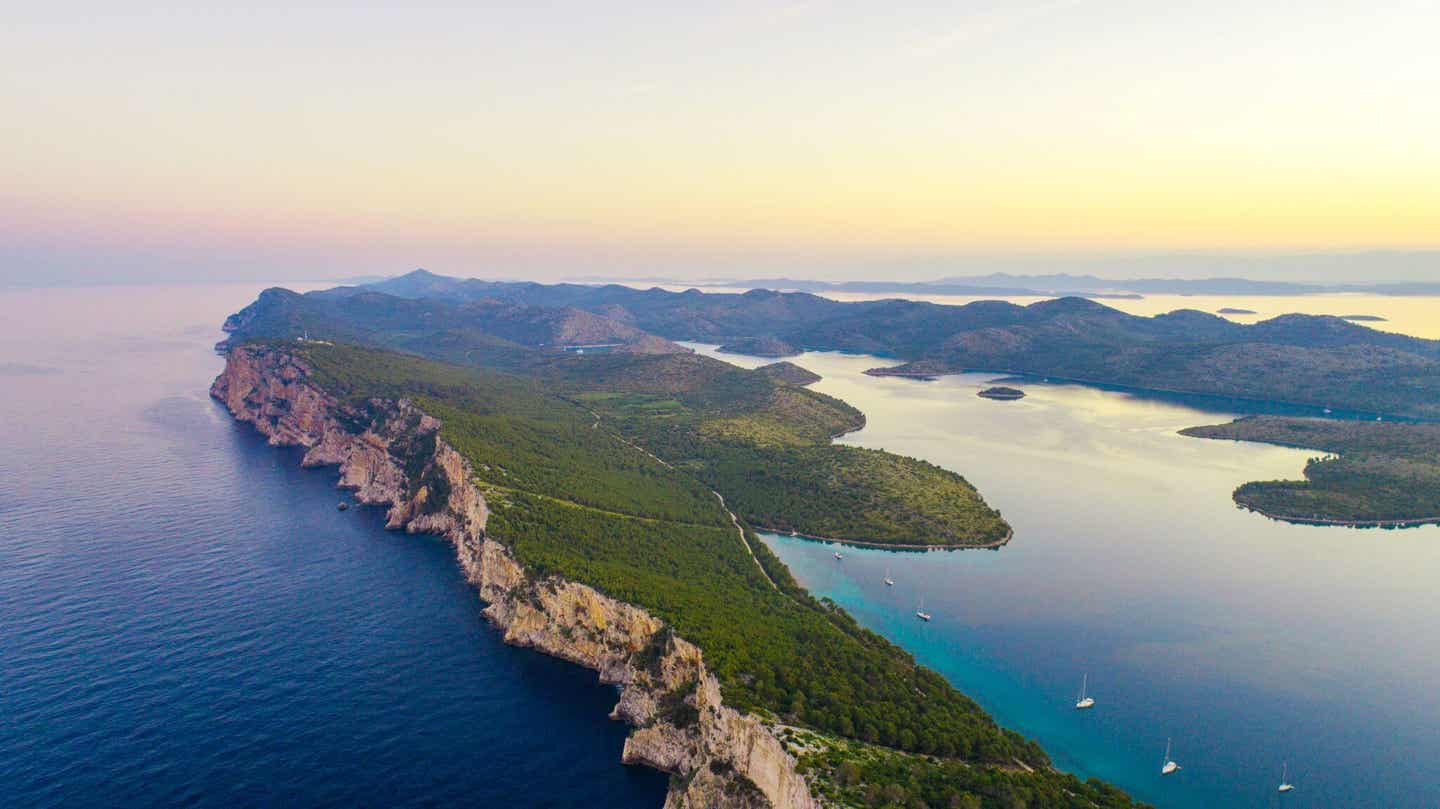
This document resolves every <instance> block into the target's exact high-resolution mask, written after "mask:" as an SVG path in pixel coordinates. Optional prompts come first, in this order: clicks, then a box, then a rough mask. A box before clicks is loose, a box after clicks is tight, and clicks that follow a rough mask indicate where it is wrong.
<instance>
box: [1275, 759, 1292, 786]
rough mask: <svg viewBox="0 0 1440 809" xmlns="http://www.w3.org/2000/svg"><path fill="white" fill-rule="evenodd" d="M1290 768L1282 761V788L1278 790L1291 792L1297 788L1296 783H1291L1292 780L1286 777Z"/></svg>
mask: <svg viewBox="0 0 1440 809" xmlns="http://www.w3.org/2000/svg"><path fill="white" fill-rule="evenodd" d="M1289 769H1290V768H1289V765H1287V764H1286V763H1283V762H1282V763H1281V764H1280V788H1279V789H1277V790H1275V791H1276V792H1289V791H1290V790H1292V789H1294V788H1295V785H1294V784H1292V783H1290V781H1289V780H1288V779H1287V778H1286V777H1285V776H1286V775H1287V774H1288V772H1287V771H1288V770H1289Z"/></svg>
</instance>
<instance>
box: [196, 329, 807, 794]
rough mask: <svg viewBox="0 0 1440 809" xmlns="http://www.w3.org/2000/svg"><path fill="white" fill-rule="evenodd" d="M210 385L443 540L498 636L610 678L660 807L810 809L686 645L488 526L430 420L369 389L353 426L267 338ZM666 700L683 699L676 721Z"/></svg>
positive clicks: (790, 764)
mask: <svg viewBox="0 0 1440 809" xmlns="http://www.w3.org/2000/svg"><path fill="white" fill-rule="evenodd" d="M210 395H211V397H212V398H214V399H216V400H218V401H220V402H221V403H222V404H223V405H225V407H226V408H227V409H228V410H229V411H230V413H231V415H232V416H233V417H234V418H235V419H236V420H238V421H242V422H246V423H249V424H251V425H252V426H253V427H254V428H255V429H256V430H257V431H258V432H259V433H261V434H262V435H264V436H265V437H266V439H267V441H268V443H270V444H271V445H272V446H277V447H279V446H297V447H301V448H303V449H304V450H305V455H304V457H303V459H302V461H301V465H302V466H306V467H320V466H335V467H338V471H339V478H340V480H339V482H338V484H337V485H338V487H339V488H341V489H345V490H349V491H352V492H353V493H354V495H353V496H354V499H355V501H356V502H357V503H360V504H362V505H373V506H381V507H388V511H387V518H386V526H385V527H386V528H387V529H388V530H397V531H405V532H406V533H409V534H431V535H435V536H438V537H440V538H442V539H445V540H446V541H448V542H449V543H450V544H451V545H453V546H454V548H455V554H456V560H457V563H458V564H459V565H460V567H461V570H462V572H463V573H464V575H465V578H466V580H467V581H469V582H470V583H471V585H472V586H474V587H475V588H476V590H477V591H478V592H479V595H480V597H481V599H482V601H484V602H485V604H486V606H485V608H484V610H483V611H482V614H483V615H484V617H485V619H486V620H487V621H488V622H489V623H490V624H491V625H492V626H493V627H494V628H495V629H496V630H498V631H500V632H501V633H502V635H503V639H504V642H505V643H507V644H510V645H513V646H520V647H525V648H530V649H534V650H536V651H539V652H541V653H544V654H547V655H549V656H552V657H557V658H560V659H562V660H565V661H568V662H570V663H574V664H577V665H580V666H583V667H585V668H588V669H591V670H593V671H596V672H597V673H598V674H599V678H600V681H601V682H602V683H607V684H613V685H616V686H618V687H619V691H620V696H619V700H618V702H617V703H616V705H615V708H614V709H613V710H612V711H611V713H610V718H611V719H614V720H619V721H624V722H626V723H627V724H628V725H630V726H631V728H632V730H631V733H630V735H629V737H628V738H627V739H626V740H625V746H624V750H623V752H622V754H621V762H622V763H624V764H632V765H642V766H647V767H650V768H652V769H656V770H659V771H661V772H664V773H667V774H669V775H670V776H671V784H670V790H669V793H668V795H667V797H666V801H665V807H666V809H700V808H701V807H715V808H716V809H755V807H762V806H763V807H771V809H818V807H819V804H818V803H817V802H816V801H815V799H814V798H813V796H812V795H811V792H810V787H809V782H808V781H807V779H806V778H805V777H804V776H803V775H801V774H800V772H799V771H798V769H797V762H796V760H795V758H794V757H793V756H792V755H790V754H789V753H788V752H787V751H786V749H785V747H784V745H783V744H782V742H781V741H780V740H778V739H777V738H775V736H774V735H773V733H772V732H771V731H770V730H769V729H768V728H767V727H766V726H765V725H764V723H763V722H761V721H760V719H758V718H757V717H755V716H752V715H750V714H743V713H740V712H739V711H737V710H736V709H734V708H731V707H729V706H727V705H724V703H723V700H722V697H721V692H720V684H719V681H718V679H716V677H715V675H714V674H713V673H712V672H711V671H710V670H709V669H708V668H707V666H706V664H705V662H704V658H703V654H702V652H701V651H700V649H699V648H698V647H697V646H695V645H694V644H692V643H690V642H689V641H686V640H684V639H683V638H681V637H680V636H679V635H678V634H676V633H675V632H674V630H673V629H671V628H670V627H669V625H668V624H666V623H665V622H663V621H661V620H660V619H658V618H656V617H654V616H653V615H651V614H650V613H649V612H648V611H646V610H644V609H642V608H640V607H637V606H635V605H633V604H629V603H626V602H623V601H619V600H616V599H613V598H611V597H609V596H607V595H605V594H604V593H601V592H599V591H598V590H595V589H594V588H592V587H589V586H588V585H584V584H580V583H577V582H573V581H569V580H567V579H564V578H561V577H558V576H546V577H543V578H540V577H537V576H535V575H534V574H532V573H530V572H529V571H527V570H526V569H525V568H524V566H522V565H520V564H519V562H518V561H516V560H515V559H514V557H513V556H512V555H511V554H510V551H509V549H508V548H507V547H505V546H504V545H502V544H501V543H500V542H499V541H497V540H496V539H495V538H493V537H491V536H489V535H487V533H486V522H487V520H488V516H489V509H488V505H487V504H486V502H485V499H484V496H483V494H482V493H481V491H480V489H479V488H478V487H477V486H476V484H475V482H474V479H473V472H472V470H471V468H470V464H469V462H468V461H467V460H466V459H465V458H464V457H463V456H461V455H460V453H459V452H458V451H456V450H455V449H454V448H453V447H451V446H450V445H449V444H448V443H447V442H445V441H444V439H442V438H440V437H439V430H440V426H441V424H440V422H439V420H437V419H435V418H433V417H431V416H429V415H428V414H426V413H424V412H423V411H422V410H420V409H419V408H417V407H415V406H414V405H413V404H412V403H410V402H409V401H408V400H405V399H398V400H382V399H371V400H369V401H368V402H367V403H366V405H367V408H368V410H369V411H370V412H372V413H375V414H376V415H374V416H373V418H372V419H371V420H370V421H369V426H368V427H365V428H364V429H363V431H362V432H358V433H357V432H355V431H354V429H355V427H356V423H357V422H356V419H357V417H358V416H359V415H360V414H359V413H358V412H356V411H354V409H353V408H350V407H348V406H346V405H344V404H342V403H340V402H339V401H338V400H337V399H335V398H334V397H333V396H331V395H330V394H329V393H328V392H326V391H325V390H324V389H323V388H321V387H319V385H318V384H317V383H315V382H313V381H312V380H311V379H310V371H309V368H308V367H307V366H306V365H305V364H304V362H303V361H302V360H300V359H298V358H296V357H295V356H293V355H291V354H290V353H288V352H286V351H284V350H283V349H279V348H273V347H271V348H264V347H250V346H239V347H236V348H234V349H232V350H231V351H230V352H229V353H227V355H226V364H225V369H224V370H223V371H222V372H221V374H220V376H219V377H217V378H216V380H215V382H214V384H213V385H212V386H211V390H210ZM347 425H348V426H347ZM417 439H429V440H428V441H425V440H417ZM417 446H419V447H422V449H421V450H419V451H418V452H417V451H416V450H415V447H417ZM417 469H418V470H419V471H418V472H414V471H413V470H417ZM407 470H411V472H407ZM432 482H434V483H442V482H443V483H445V484H448V485H445V486H443V487H437V488H436V489H435V491H442V490H448V494H447V495H443V496H444V497H445V499H444V500H443V501H439V500H437V501H435V502H431V500H430V496H429V492H430V491H431V485H430V484H431V483H432ZM677 703H679V704H684V705H687V706H689V707H690V708H691V709H693V713H692V714H690V715H689V717H688V718H687V719H685V720H683V721H681V720H677V719H676V713H675V711H674V708H673V707H672V706H673V705H675V704H677ZM757 801H763V803H761V802H757Z"/></svg>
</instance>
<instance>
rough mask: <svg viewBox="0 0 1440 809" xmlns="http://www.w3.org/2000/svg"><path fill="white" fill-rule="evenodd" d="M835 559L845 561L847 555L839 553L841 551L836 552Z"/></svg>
mask: <svg viewBox="0 0 1440 809" xmlns="http://www.w3.org/2000/svg"><path fill="white" fill-rule="evenodd" d="M835 558H836V559H844V558H845V554H843V553H841V552H839V551H836V552H835Z"/></svg>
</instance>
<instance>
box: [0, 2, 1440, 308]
mask: <svg viewBox="0 0 1440 809" xmlns="http://www.w3.org/2000/svg"><path fill="white" fill-rule="evenodd" d="M702 5H703V6H704V7H699V8H692V7H691V6H702ZM5 16H6V22H5V25H4V26H3V27H0V121H3V122H4V124H3V126H0V284H5V283H12V284H43V283H81V282H95V281H99V282H129V281H144V280H177V279H178V280H203V279H212V278H213V279H226V280H231V279H251V278H254V279H284V278H337V277H352V276H360V275H369V274H394V273H399V272H404V271H406V270H409V269H411V268H414V267H418V266H423V267H426V268H428V269H431V270H434V271H437V272H445V273H449V274H456V275H472V276H480V277H498V278H535V279H540V280H548V279H555V278H561V277H579V276H623V277H639V276H665V277H672V278H682V279H692V278H693V279H699V278H716V277H742V278H743V277H757V276H775V275H789V276H792V277H810V278H833V279H877V278H879V279H888V278H907V279H923V278H933V277H940V276H947V275H956V274H969V273H979V272H987V271H991V270H1015V269H1017V268H1018V269H1020V270H1021V271H1026V270H1034V271H1063V270H1065V269H1067V268H1070V267H1076V268H1083V270H1084V271H1087V272H1096V273H1097V274H1101V275H1105V274H1106V273H1107V269H1109V268H1110V267H1111V265H1110V264H1109V259H1110V258H1112V257H1113V258H1115V259H1117V261H1116V262H1115V264H1114V265H1113V267H1114V272H1116V273H1121V274H1123V273H1124V272H1126V269H1125V268H1134V267H1135V266H1136V265H1135V264H1134V263H1133V262H1127V261H1124V260H1120V259H1134V258H1135V257H1154V258H1153V260H1148V259H1147V262H1148V263H1145V264H1144V266H1145V268H1146V273H1147V274H1150V275H1167V274H1171V275H1182V276H1195V275H1197V274H1198V275H1205V274H1208V273H1207V272H1206V269H1207V267H1206V263H1205V262H1204V261H1200V262H1197V261H1195V260H1194V259H1195V257H1196V256H1200V257H1202V258H1203V257H1207V256H1216V257H1218V258H1219V259H1223V258H1226V257H1232V258H1233V257H1236V256H1241V257H1245V258H1246V263H1245V264H1244V266H1246V267H1247V268H1249V269H1248V271H1247V272H1248V274H1249V275H1251V276H1253V277H1274V278H1286V279H1289V280H1323V281H1364V280H1440V252H1436V253H1431V252H1429V251H1433V250H1437V249H1440V103H1436V101H1435V96H1436V88H1437V87H1440V48H1437V47H1436V45H1435V33H1436V32H1437V31H1440V4H1436V3H1435V2H1433V0H1427V2H1410V0H1395V2H1390V3H1384V4H1378V5H1377V4H1375V3H1373V2H1352V1H1351V0H1314V2H1310V3H1306V4H1295V3H1290V2H1273V1H1266V0H1259V1H1257V0H1250V1H1249V2H1240V1H1238V0H1211V1H1210V2H1193V3H1191V2H1186V3H1177V2H1168V3H1157V2H1154V1H1153V0H1150V1H1149V2H1138V1H1137V2H1110V1H1109V0H1092V1H1091V2H1067V0H1039V1H1038V2H1031V0H1017V1H1016V2H1004V3H1001V2H951V3H928V2H917V3H905V4H895V3H829V2H791V3H758V2H748V0H735V1H734V2H727V3H712V4H687V3H659V2H653V3H652V2H636V0H611V2H607V3H593V2H592V3H544V2H532V3H524V4H519V3H517V4H504V5H499V4H497V5H491V4H484V3H479V4H456V5H454V6H447V7H439V6H430V7H423V6H407V7H403V8H402V7H400V6H399V5H394V6H382V5H367V4H360V5H357V4H353V3H350V4H345V7H341V6H340V5H339V4H337V5H335V6H333V7H321V6H288V5H286V6H281V5H272V4H267V3H256V4H249V5H247V6H246V7H243V8H241V7H238V6H236V7H230V6H223V5H218V4H207V3H194V4H188V5H187V6H186V7H185V8H183V9H177V8H173V7H168V8H167V7H163V6H153V5H149V4H146V3H116V2H65V0H59V2H51V3H30V4H23V5H21V4H13V5H12V6H11V7H9V8H7V10H6V12H5ZM1360 251H1385V252H1382V253H1379V254H1377V253H1372V252H1363V253H1362V256H1373V255H1380V256H1381V258H1382V260H1380V261H1378V263H1374V264H1372V263H1370V262H1369V261H1368V259H1364V258H1361V259H1357V260H1354V261H1341V262H1335V261H1333V260H1326V261H1322V262H1320V263H1318V264H1316V265H1315V266H1313V267H1312V266H1311V265H1310V264H1308V263H1307V262H1305V261H1299V262H1297V261H1293V260H1284V261H1276V262H1275V263H1274V265H1273V266H1271V265H1270V264H1269V263H1268V262H1267V261H1265V260H1264V259H1265V258H1266V257H1271V256H1275V257H1291V256H1295V255H1310V254H1322V258H1323V257H1324V256H1323V254H1333V253H1337V252H1338V253H1343V254H1353V253H1357V252H1360ZM1171 256H1178V257H1180V258H1182V259H1184V260H1177V261H1175V262H1173V263H1171V262H1167V257H1171ZM1397 256H1398V258H1397ZM1257 257H1258V258H1259V259H1260V260H1254V259H1256V258H1257ZM1223 266H1224V262H1223V261H1217V267H1221V268H1223ZM1337 268H1338V269H1337ZM1377 272H1378V273H1382V274H1383V276H1384V278H1383V279H1377V278H1375V277H1374V274H1375V273H1377ZM1307 275H1311V276H1316V277H1303V276H1307ZM1321 276H1323V277H1321Z"/></svg>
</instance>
